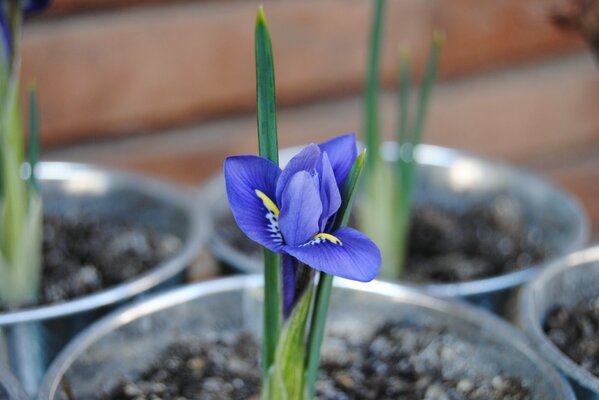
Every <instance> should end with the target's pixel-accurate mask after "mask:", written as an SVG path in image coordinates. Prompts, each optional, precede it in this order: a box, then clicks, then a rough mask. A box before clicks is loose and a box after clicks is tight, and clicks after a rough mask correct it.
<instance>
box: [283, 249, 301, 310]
mask: <svg viewBox="0 0 599 400" xmlns="http://www.w3.org/2000/svg"><path fill="white" fill-rule="evenodd" d="M297 268H298V261H297V260H296V259H295V258H293V257H291V256H288V255H286V254H284V255H283V263H282V270H283V273H282V283H283V315H284V316H285V318H287V317H288V316H289V314H290V313H291V309H292V308H293V303H294V302H295V287H296V277H297Z"/></svg>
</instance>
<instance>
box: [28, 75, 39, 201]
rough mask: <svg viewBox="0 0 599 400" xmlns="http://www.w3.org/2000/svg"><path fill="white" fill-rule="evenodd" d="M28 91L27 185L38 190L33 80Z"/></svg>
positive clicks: (37, 110)
mask: <svg viewBox="0 0 599 400" xmlns="http://www.w3.org/2000/svg"><path fill="white" fill-rule="evenodd" d="M28 93H29V167H30V168H31V171H30V175H29V186H30V187H31V190H32V191H35V192H38V191H39V187H38V183H37V179H36V177H35V166H36V165H37V162H38V160H39V153H40V144H39V137H40V133H39V132H40V131H39V129H40V128H39V102H38V97H37V86H36V84H35V82H31V83H30V84H29V87H28Z"/></svg>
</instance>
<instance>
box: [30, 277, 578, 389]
mask: <svg viewBox="0 0 599 400" xmlns="http://www.w3.org/2000/svg"><path fill="white" fill-rule="evenodd" d="M262 279H263V278H262V277H260V276H236V277H232V278H225V279H220V280H215V281H210V282H202V283H198V284H193V285H190V286H187V287H183V288H179V289H176V290H173V291H171V292H169V293H164V294H161V295H158V296H156V297H154V298H152V299H149V300H146V301H145V302H141V303H139V304H137V305H132V306H130V307H128V308H127V309H124V310H121V311H117V312H115V313H114V314H112V315H110V316H108V317H106V318H104V319H102V320H101V321H98V322H97V323H95V324H94V325H92V326H91V327H89V328H88V329H87V330H86V331H85V332H83V333H81V334H80V335H79V336H78V337H77V338H76V339H75V340H74V341H73V342H71V343H70V344H69V345H68V346H67V347H66V348H65V350H64V351H63V352H61V354H60V355H59V356H58V357H57V358H56V360H55V361H54V363H53V364H52V365H51V367H50V369H49V371H48V374H47V375H46V376H45V378H44V381H43V383H42V386H41V389H40V393H39V397H38V399H39V400H50V399H64V398H66V397H65V395H64V388H65V385H64V384H63V383H61V382H65V381H66V382H68V386H69V388H70V390H71V391H72V395H73V397H74V398H98V396H99V394H100V393H102V392H106V391H109V390H110V388H111V387H113V386H114V385H115V384H116V383H117V382H118V381H119V379H121V378H123V377H132V378H135V377H136V376H137V375H138V374H139V373H140V372H141V371H142V370H143V369H144V368H146V367H147V366H148V363H149V362H151V361H152V360H153V359H155V358H156V357H157V355H158V354H159V353H160V352H161V351H163V350H164V349H165V348H166V347H167V346H168V345H169V344H171V343H173V342H175V341H177V340H180V339H184V338H189V337H190V336H201V335H204V334H214V332H224V331H226V332H239V331H242V330H243V331H250V332H254V333H255V334H257V335H258V334H259V332H260V329H261V326H262V321H261V312H262ZM335 286H336V287H335V289H334V290H333V295H332V298H331V308H330V312H329V319H328V322H327V329H328V331H329V332H330V331H331V330H333V331H336V332H345V333H351V334H352V335H360V334H363V335H368V334H369V333H370V332H369V330H372V329H375V328H376V327H377V326H379V325H380V324H382V323H383V322H385V321H389V320H398V319H401V320H402V321H406V322H409V323H413V324H417V325H427V326H436V327H443V328H444V329H445V330H446V331H448V332H451V333H452V334H455V335H457V336H458V337H459V338H460V339H461V340H464V341H467V342H469V343H471V344H474V345H475V346H476V349H477V350H476V351H477V352H480V355H481V356H482V357H484V359H485V362H484V365H483V364H482V363H481V365H477V361H474V360H473V361H472V363H471V365H470V367H471V368H473V369H475V370H481V371H489V373H490V374H496V373H497V372H505V373H508V374H509V375H511V376H519V377H521V378H523V379H524V380H526V381H527V382H528V383H529V384H530V388H531V390H532V392H533V394H532V398H533V399H538V400H541V399H542V400H552V399H555V400H558V399H559V400H570V399H574V397H573V393H572V391H571V388H570V387H569V386H568V385H567V384H566V382H565V380H563V379H562V378H561V377H560V376H559V374H558V373H557V372H556V371H555V370H553V369H552V368H551V367H550V366H549V364H547V363H546V362H544V361H543V360H541V359H540V357H539V356H538V355H537V354H536V353H535V352H534V351H532V350H531V348H530V347H529V345H528V343H527V341H526V339H525V337H524V336H523V335H522V334H521V333H520V332H518V331H516V330H515V329H514V328H513V327H512V326H510V325H509V324H507V323H506V322H504V321H502V320H500V319H499V318H497V317H494V316H493V315H491V314H488V313H486V312H484V311H481V310H478V309H476V308H473V307H472V306H468V305H466V304H463V303H457V302H452V301H447V300H441V299H437V298H433V297H431V296H428V295H425V294H422V293H420V292H417V291H414V290H411V289H408V288H405V287H400V286H397V285H393V284H389V283H384V282H372V283H370V284H357V283H355V282H348V281H342V280H337V281H336V285H335ZM325 347H326V340H325ZM478 355H479V354H476V355H473V358H475V359H478V358H479V357H478Z"/></svg>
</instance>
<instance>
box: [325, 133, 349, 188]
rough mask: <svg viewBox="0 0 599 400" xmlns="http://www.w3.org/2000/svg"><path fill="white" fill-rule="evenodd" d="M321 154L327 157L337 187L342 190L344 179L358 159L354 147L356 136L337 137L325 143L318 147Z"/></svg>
mask: <svg viewBox="0 0 599 400" xmlns="http://www.w3.org/2000/svg"><path fill="white" fill-rule="evenodd" d="M318 147H320V150H321V151H322V152H326V153H327V154H328V155H329V161H330V162H331V166H332V167H333V171H334V172H335V178H336V180H337V187H338V188H339V190H341V189H343V184H344V183H345V178H347V175H348V174H349V171H350V170H351V167H352V165H353V164H354V161H356V158H357V157H358V147H357V146H356V134H355V133H350V134H348V135H342V136H337V137H336V138H333V139H331V140H329V141H327V142H324V143H321V144H319V145H318Z"/></svg>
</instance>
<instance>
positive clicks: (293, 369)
mask: <svg viewBox="0 0 599 400" xmlns="http://www.w3.org/2000/svg"><path fill="white" fill-rule="evenodd" d="M313 291H314V289H313V288H312V286H309V287H308V288H307V289H306V291H305V292H304V294H303V295H302V296H301V298H300V300H299V301H298V303H297V304H296V305H295V307H294V308H293V312H292V313H291V315H290V316H289V318H288V319H287V321H286V322H285V325H284V326H283V330H282V331H281V336H280V337H279V343H278V345H277V350H276V353H275V361H274V363H273V365H272V367H271V368H270V371H269V374H268V379H267V381H266V385H265V390H264V389H263V392H262V399H263V400H304V398H305V385H304V361H305V338H306V326H307V323H308V314H309V311H310V304H311V302H312V294H313Z"/></svg>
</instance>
